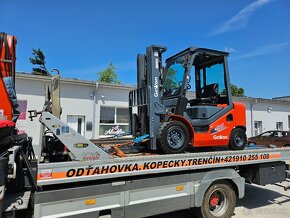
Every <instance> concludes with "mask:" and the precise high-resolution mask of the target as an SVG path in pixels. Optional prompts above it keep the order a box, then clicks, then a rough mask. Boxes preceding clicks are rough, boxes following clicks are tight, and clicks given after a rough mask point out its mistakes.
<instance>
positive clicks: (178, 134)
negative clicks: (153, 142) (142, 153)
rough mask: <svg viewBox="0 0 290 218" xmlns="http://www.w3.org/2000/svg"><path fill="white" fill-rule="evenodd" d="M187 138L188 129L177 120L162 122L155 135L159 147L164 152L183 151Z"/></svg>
mask: <svg viewBox="0 0 290 218" xmlns="http://www.w3.org/2000/svg"><path fill="white" fill-rule="evenodd" d="M188 139H189V132H188V129H187V127H186V126H185V125H184V124H183V123H181V122H179V121H171V122H165V123H163V124H162V125H161V127H160V129H159V132H158V135H157V140H158V146H159V149H160V150H161V152H163V153H166V154H174V153H181V152H183V151H184V150H185V149H186V147H187V145H188Z"/></svg>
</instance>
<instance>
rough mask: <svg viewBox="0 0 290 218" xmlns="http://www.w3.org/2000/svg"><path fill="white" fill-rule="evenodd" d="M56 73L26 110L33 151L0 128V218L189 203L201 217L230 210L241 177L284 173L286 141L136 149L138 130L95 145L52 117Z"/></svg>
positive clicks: (150, 211)
mask: <svg viewBox="0 0 290 218" xmlns="http://www.w3.org/2000/svg"><path fill="white" fill-rule="evenodd" d="M5 37H6V35H5ZM4 40H5V38H4ZM6 45H7V44H6ZM0 46H1V45H0ZM14 47H15V46H14ZM0 54H1V53H0ZM14 54H15V52H14ZM1 59H2V60H4V58H1ZM10 60H11V63H12V64H13V63H14V62H13V60H15V59H13V58H12V59H6V62H8V61H10ZM6 62H5V63H6ZM12 77H13V74H12ZM58 79H59V76H56V77H54V78H53V82H52V94H51V95H47V96H46V102H45V105H44V108H43V110H42V111H30V118H31V119H33V118H34V117H37V116H39V121H40V123H41V124H42V128H41V132H42V135H43V137H41V142H40V147H41V149H40V152H39V153H38V154H35V153H34V150H33V147H32V143H31V139H30V138H29V137H28V136H27V135H26V134H19V135H17V134H15V133H9V134H6V135H3V134H2V135H1V139H0V217H1V218H2V217H35V218H38V217H46V218H52V217H82V218H84V217H108V216H109V217H117V218H119V217H147V216H152V215H157V214H161V213H166V212H171V211H176V210H182V209H190V208H195V212H196V214H197V215H199V216H201V217H231V216H232V215H233V211H234V208H235V204H236V199H237V198H243V197H244V195H245V183H246V182H248V183H254V184H258V185H267V184H275V183H280V182H283V181H285V180H287V179H288V178H289V171H287V170H286V169H287V165H286V163H285V161H287V160H290V148H256V149H247V148H246V149H245V150H229V149H228V148H225V147H218V148H212V150H211V151H202V150H200V149H198V148H197V149H195V148H192V147H191V148H188V149H186V151H185V152H184V153H175V154H158V153H157V152H152V151H150V150H148V149H143V150H142V149H141V150H140V149H139V147H140V146H139V144H140V142H144V141H146V140H148V137H143V136H139V137H137V138H136V139H135V140H134V141H132V142H131V145H129V143H128V142H126V143H125V145H124V142H122V143H121V144H122V146H121V144H119V145H114V146H102V145H95V144H94V143H93V142H91V141H90V140H87V139H85V138H84V137H83V136H81V135H80V134H78V133H77V132H76V131H75V130H74V129H72V128H71V127H69V126H67V125H66V124H65V123H64V122H62V121H61V120H60V119H59V115H60V110H59V108H58V106H59V103H58V102H57V103H55V102H56V101H59V98H58V97H54V96H58V95H59V83H58ZM3 87H4V88H5V86H3ZM4 88H3V89H4ZM49 96H52V97H53V98H54V99H50V97H49ZM55 105H57V106H56V108H54V107H55ZM5 130H11V131H12V132H13V131H14V129H13V128H12V129H11V128H10V126H7V128H6V129H5ZM149 140H150V139H149ZM117 142H118V141H117ZM120 142H121V141H120ZM150 143H152V142H150ZM64 145H65V146H64ZM151 145H152V144H151ZM153 145H154V146H155V143H153ZM123 146H128V147H129V149H128V150H129V151H127V152H126V151H125V150H124V149H123V150H122V147H123ZM141 147H142V146H141ZM130 149H131V150H130ZM132 149H135V150H136V149H137V150H138V149H139V150H138V152H130V151H132ZM285 188H287V187H285Z"/></svg>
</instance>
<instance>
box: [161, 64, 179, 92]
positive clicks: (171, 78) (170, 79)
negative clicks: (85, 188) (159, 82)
mask: <svg viewBox="0 0 290 218" xmlns="http://www.w3.org/2000/svg"><path fill="white" fill-rule="evenodd" d="M176 73H177V72H176V70H174V69H172V68H169V69H168V70H167V72H166V76H165V78H164V81H163V86H164V88H165V89H166V90H172V89H176V88H177V87H178V81H177V80H176V78H175V74H176Z"/></svg>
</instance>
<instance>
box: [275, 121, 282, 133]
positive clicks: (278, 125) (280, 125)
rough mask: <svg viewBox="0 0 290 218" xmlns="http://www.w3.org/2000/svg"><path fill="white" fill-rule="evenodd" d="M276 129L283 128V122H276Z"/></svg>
mask: <svg viewBox="0 0 290 218" xmlns="http://www.w3.org/2000/svg"><path fill="white" fill-rule="evenodd" d="M276 130H281V131H282V130H283V122H276Z"/></svg>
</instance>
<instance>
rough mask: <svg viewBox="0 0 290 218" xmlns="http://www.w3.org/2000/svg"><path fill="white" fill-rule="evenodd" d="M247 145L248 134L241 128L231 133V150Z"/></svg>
mask: <svg viewBox="0 0 290 218" xmlns="http://www.w3.org/2000/svg"><path fill="white" fill-rule="evenodd" d="M246 145H247V135H246V133H245V131H244V130H243V129H241V128H235V129H233V131H232V132H231V135H230V143H229V148H230V149H231V150H243V149H244V148H245V147H246Z"/></svg>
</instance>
